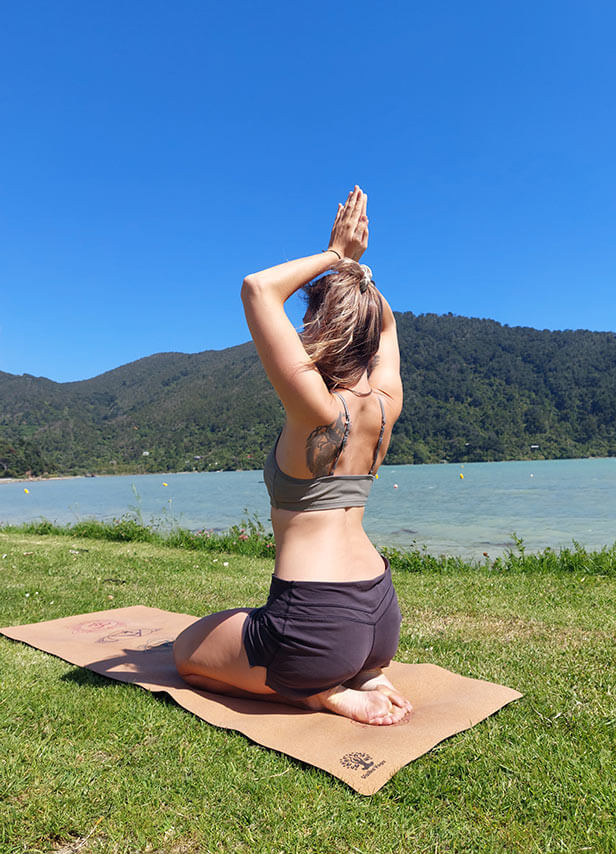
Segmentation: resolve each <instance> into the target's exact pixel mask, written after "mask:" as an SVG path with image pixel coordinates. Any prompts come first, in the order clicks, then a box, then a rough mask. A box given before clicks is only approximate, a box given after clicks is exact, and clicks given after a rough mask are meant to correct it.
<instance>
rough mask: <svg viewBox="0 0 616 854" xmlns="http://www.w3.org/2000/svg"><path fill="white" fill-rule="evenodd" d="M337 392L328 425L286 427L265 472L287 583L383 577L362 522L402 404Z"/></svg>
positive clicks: (279, 569) (279, 564) (281, 573)
mask: <svg viewBox="0 0 616 854" xmlns="http://www.w3.org/2000/svg"><path fill="white" fill-rule="evenodd" d="M362 385H363V387H364V388H366V387H368V385H367V381H366V382H364V383H363V384H362ZM338 394H339V397H338V396H332V402H333V405H332V409H333V412H335V411H336V409H335V407H336V404H337V407H338V413H337V415H336V416H335V418H334V419H333V420H332V421H331V422H330V423H327V424H318V425H315V426H313V425H309V424H305V423H299V424H294V423H291V422H287V424H286V425H285V428H284V430H283V431H282V433H281V435H280V437H279V440H278V441H277V443H276V446H275V447H274V449H273V451H272V453H271V454H270V456H269V458H268V461H267V463H266V466H265V469H264V479H265V482H266V485H267V487H268V490H269V492H270V497H271V499H272V526H273V528H274V535H275V537H276V544H277V559H276V569H275V574H276V575H277V576H278V577H280V578H284V579H286V580H297V581H300V580H303V581H306V580H312V581H316V580H323V581H325V580H337V581H356V580H361V579H368V578H373V577H375V576H376V575H379V574H380V573H381V572H382V566H383V560H382V558H381V556H380V555H379V554H378V552H377V551H376V549H375V548H374V546H373V545H372V543H371V542H370V540H369V539H368V537H367V536H366V534H365V532H364V530H363V527H362V520H363V515H364V506H365V503H366V501H367V499H368V495H369V493H370V489H371V486H372V483H373V481H374V479H375V473H376V470H377V469H378V466H379V465H380V463H381V461H382V459H383V458H384V456H385V454H386V452H387V447H388V445H389V440H390V437H391V429H392V426H393V422H394V421H395V419H396V418H397V416H398V414H399V406H398V405H396V402H395V401H392V400H389V399H388V398H387V397H386V396H385V395H381V394H380V393H378V392H376V391H373V390H370V391H368V393H353V391H352V390H347V391H345V392H343V393H342V394H340V393H338Z"/></svg>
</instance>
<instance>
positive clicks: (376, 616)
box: [243, 558, 401, 697]
mask: <svg viewBox="0 0 616 854" xmlns="http://www.w3.org/2000/svg"><path fill="white" fill-rule="evenodd" d="M383 560H384V561H385V572H384V573H383V574H382V575H379V576H378V577H377V578H371V579H368V580H367V581H343V582H329V581H283V580H282V579H280V578H276V576H272V583H271V586H270V592H269V597H268V600H267V602H266V604H265V605H263V606H262V607H261V608H255V609H254V610H253V611H251V612H250V614H249V615H248V617H247V618H246V622H245V623H244V629H243V641H244V648H245V650H246V654H247V656H248V661H249V663H250V666H251V667H265V668H267V677H266V679H265V684H266V685H268V686H269V687H270V688H272V689H273V690H274V691H276V692H278V693H279V694H282V695H283V696H287V697H310V696H311V695H312V694H318V693H320V692H321V691H326V690H327V689H328V688H334V687H335V686H336V685H340V684H342V683H343V682H346V681H347V680H349V679H352V678H353V677H354V676H356V675H357V674H358V673H359V672H360V671H362V670H369V669H373V668H376V667H384V666H385V665H387V664H389V662H390V661H391V659H392V658H393V656H394V655H395V653H396V650H397V648H398V638H399V635H400V622H401V615H400V608H399V606H398V599H397V596H396V591H395V590H394V587H393V584H392V581H391V569H390V566H389V561H388V560H387V559H386V558H383Z"/></svg>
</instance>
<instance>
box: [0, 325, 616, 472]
mask: <svg viewBox="0 0 616 854" xmlns="http://www.w3.org/2000/svg"><path fill="white" fill-rule="evenodd" d="M396 318H397V321H398V333H399V338H400V349H401V355H402V374H403V380H404V389H405V401H404V409H403V412H402V415H401V417H400V420H399V421H398V423H397V425H396V427H395V430H394V435H393V438H392V443H391V446H390V450H389V454H388V457H387V462H388V463H423V462H438V461H440V460H443V459H445V460H449V461H452V462H453V461H478V460H504V459H529V458H558V457H579V456H589V455H594V456H614V455H616V418H615V413H616V335H615V334H614V333H611V332H605V333H603V332H586V331H580V330H578V331H566V332H549V331H539V330H535V329H528V328H521V327H511V328H510V327H508V326H502V325H501V324H499V323H496V322H495V321H492V320H479V319H475V318H466V317H457V316H454V315H446V316H437V315H431V314H428V315H420V316H415V315H413V314H412V313H410V312H407V313H404V314H397V315H396ZM282 420H283V411H282V407H281V405H280V403H279V402H278V399H277V397H276V395H275V393H274V391H273V390H272V388H271V387H270V385H269V382H268V380H267V378H266V376H265V374H264V372H263V369H262V368H261V365H260V363H259V361H258V358H257V356H256V352H255V349H254V346H253V345H252V343H248V344H242V345H240V346H237V347H231V348H229V349H226V350H220V351H214V350H208V351H205V352H203V353H195V354H183V353H159V354H157V355H154V356H149V357H147V358H144V359H140V360H138V361H136V362H132V363H130V364H128V365H124V366H122V367H120V368H117V369H115V370H112V371H108V372H107V373H104V374H101V375H100V376H98V377H94V378H93V379H89V380H84V381H82V382H73V383H55V382H52V381H51V380H47V379H43V378H39V377H33V376H30V375H27V374H26V375H23V376H15V375H12V374H6V373H1V372H0V476H2V474H4V475H5V476H11V475H12V476H22V475H23V474H24V473H26V472H27V471H31V472H32V473H33V474H41V473H43V472H49V473H60V472H63V473H85V472H92V473H102V472H129V471H130V472H154V471H183V470H193V469H196V470H211V469H221V468H222V469H247V468H261V467H262V465H263V462H264V459H265V455H266V454H267V452H268V450H269V448H270V446H271V443H272V442H273V440H274V438H275V436H276V433H277V431H278V429H279V428H280V426H281V424H282ZM534 446H537V447H534Z"/></svg>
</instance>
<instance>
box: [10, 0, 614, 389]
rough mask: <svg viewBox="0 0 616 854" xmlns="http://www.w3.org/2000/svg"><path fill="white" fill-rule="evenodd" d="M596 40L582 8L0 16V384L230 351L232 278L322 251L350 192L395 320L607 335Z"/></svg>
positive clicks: (609, 168)
mask: <svg viewBox="0 0 616 854" xmlns="http://www.w3.org/2000/svg"><path fill="white" fill-rule="evenodd" d="M615 25H616V7H615V6H614V4H613V3H611V2H607V0H605V2H601V0H598V2H595V0H585V2H582V0H580V2H568V0H560V2H552V1H551V0H544V2H540V3H537V2H532V3H531V2H527V0H522V2H516V3H512V2H507V3H505V2H494V0H491V2H476V0H469V2H467V3H464V4H462V3H458V2H454V0H450V2H441V0H431V2H430V3H421V4H420V3H416V2H408V0H407V2H397V0H395V2H383V3H381V4H374V3H368V2H364V0H358V2H353V3H350V2H346V0H341V2H339V3H336V4H332V3H326V2H321V0H317V2H311V3H310V4H301V5H300V4H293V3H288V2H286V3H282V2H267V0H266V2H263V3H254V2H234V0H230V2H228V3H226V4H224V5H223V4H220V3H216V4H214V3H210V2H193V0H176V2H173V3H171V2H154V0H148V2H142V0H130V1H129V2H127V3H122V4H120V3H103V2H98V1H97V0H92V2H86V3H84V2H83V0H80V2H77V0H71V2H67V0H55V2H53V3H49V2H37V1H36V0H33V2H28V0H25V2H23V3H13V4H9V5H8V6H6V7H5V8H4V10H3V21H2V30H1V32H0V72H1V76H0V80H1V83H0V120H1V128H2V130H1V133H0V199H1V203H0V296H1V303H0V370H3V371H7V372H10V373H16V374H21V373H24V372H27V373H31V374H34V375H36V376H47V377H50V378H51V379H53V380H57V381H70V380H78V379H85V378H87V377H90V376H94V375H96V374H98V373H101V372H103V371H105V370H109V369H111V368H114V367H117V366H119V365H121V364H124V363H126V362H129V361H132V360H134V359H138V358H141V357H142V356H147V355H150V354H151V353H156V352H163V351H182V352H198V351H201V350H206V349H220V348H223V347H227V346H231V345H233V344H238V343H241V342H243V341H246V340H247V339H248V337H249V336H248V330H247V327H246V325H245V322H244V318H243V315H242V311H241V303H240V301H239V289H240V285H241V281H242V278H243V276H244V275H245V274H247V273H249V272H252V271H254V270H257V269H261V268H263V267H266V266H269V265H271V264H275V263H278V262H280V261H281V260H285V259H287V258H293V257H297V256H300V255H306V254H311V253H312V252H315V251H319V250H320V249H323V248H324V247H325V246H326V245H327V240H328V236H329V230H330V228H331V222H332V219H333V216H334V213H335V210H336V204H337V202H338V201H343V200H344V198H345V196H346V194H347V193H348V191H349V190H350V189H351V187H352V186H353V184H354V183H356V182H357V183H359V184H360V185H361V186H362V187H363V188H364V189H365V191H366V192H367V193H368V196H369V211H368V213H369V216H370V226H371V238H370V240H371V243H370V246H369V248H368V252H367V253H366V255H365V258H364V260H365V261H366V263H369V264H370V265H371V266H372V268H373V271H374V277H375V280H376V282H377V284H378V285H379V286H380V287H381V288H382V290H383V291H384V293H385V295H386V296H387V297H388V298H389V301H390V303H391V305H392V307H393V308H394V309H396V310H399V311H413V312H414V313H416V314H421V313H424V312H435V313H438V314H442V313H446V312H453V313H454V314H462V315H467V316H475V317H490V318H493V319H495V320H498V321H500V322H501V323H507V324H509V325H512V326H514V325H515V326H518V325H522V326H533V327H536V328H539V329H544V328H549V329H565V328H574V329H576V328H586V329H595V330H616V312H615V308H616V297H615V295H614V290H615V289H614V285H615V284H616V282H615V279H616V277H615V271H616V242H615V235H616V186H615V185H616V165H615V162H614V154H613V152H614V151H616V118H615V116H616V111H615V110H614V103H613V92H614V81H615V79H616V52H615V51H614V49H613V33H614V28H615ZM290 311H291V316H292V318H293V320H294V321H295V322H299V318H300V306H299V304H298V303H297V302H295V303H294V304H293V305H292V306H291V309H290Z"/></svg>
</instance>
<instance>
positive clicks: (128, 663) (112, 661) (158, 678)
mask: <svg viewBox="0 0 616 854" xmlns="http://www.w3.org/2000/svg"><path fill="white" fill-rule="evenodd" d="M172 647H173V641H171V640H167V641H163V642H160V643H152V644H149V645H147V647H146V648H145V649H123V650H122V651H121V653H120V654H118V655H115V656H114V657H113V658H106V659H99V660H98V661H94V662H92V663H91V664H87V665H84V666H83V667H80V668H79V669H77V670H74V671H72V672H71V673H67V674H65V675H64V676H63V677H62V679H63V680H64V681H67V682H74V683H76V684H78V685H81V686H83V687H87V686H88V685H93V684H94V681H93V679H92V677H96V676H102V677H105V679H103V680H102V681H99V680H96V685H100V684H109V682H108V680H113V681H114V682H127V683H129V684H135V685H139V686H141V687H142V688H146V689H147V690H148V691H151V692H152V693H154V694H155V693H161V692H167V693H169V692H170V693H171V698H172V699H173V691H174V690H183V691H191V692H192V693H194V694H198V695H199V696H201V697H204V698H205V699H207V700H211V701H212V702H215V703H217V704H218V705H221V706H224V707H226V708H227V709H231V710H233V711H235V712H238V713H240V714H243V715H263V714H267V715H288V714H290V713H293V714H295V715H314V714H315V712H313V711H311V710H310V709H300V708H298V707H297V706H293V705H290V704H289V705H285V704H284V703H280V702H275V701H272V700H267V699H265V697H264V698H263V699H261V698H255V699H252V698H250V699H244V698H240V697H227V696H226V695H224V694H214V693H212V692H210V691H201V690H199V689H198V688H193V687H192V686H191V685H188V684H187V683H186V682H184V680H183V679H182V678H181V677H180V675H179V674H178V672H177V670H176V668H175V664H174V662H173V652H172ZM174 702H175V700H174ZM178 705H181V704H178Z"/></svg>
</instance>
